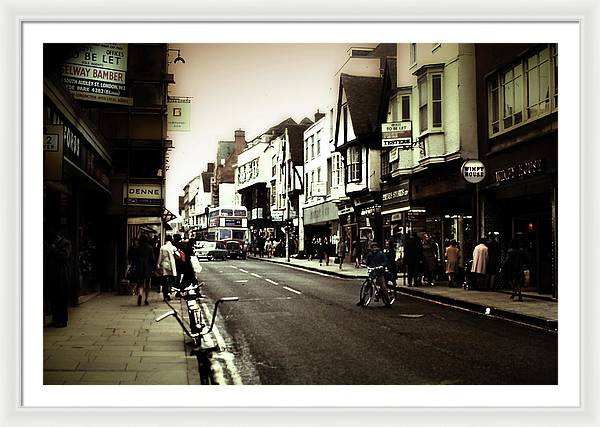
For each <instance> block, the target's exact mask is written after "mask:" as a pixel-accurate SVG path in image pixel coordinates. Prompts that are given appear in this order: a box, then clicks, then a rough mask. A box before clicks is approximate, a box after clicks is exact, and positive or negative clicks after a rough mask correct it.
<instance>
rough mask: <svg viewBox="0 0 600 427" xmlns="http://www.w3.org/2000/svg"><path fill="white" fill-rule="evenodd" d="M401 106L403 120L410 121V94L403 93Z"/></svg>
mask: <svg viewBox="0 0 600 427" xmlns="http://www.w3.org/2000/svg"><path fill="white" fill-rule="evenodd" d="M401 106H402V108H401V109H402V121H408V120H410V96H409V95H402V101H401Z"/></svg>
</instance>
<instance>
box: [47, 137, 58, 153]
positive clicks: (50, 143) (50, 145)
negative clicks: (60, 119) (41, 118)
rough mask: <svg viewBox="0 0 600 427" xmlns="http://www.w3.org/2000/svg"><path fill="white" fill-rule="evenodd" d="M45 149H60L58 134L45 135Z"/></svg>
mask: <svg viewBox="0 0 600 427" xmlns="http://www.w3.org/2000/svg"><path fill="white" fill-rule="evenodd" d="M44 151H58V135H56V134H46V135H44Z"/></svg>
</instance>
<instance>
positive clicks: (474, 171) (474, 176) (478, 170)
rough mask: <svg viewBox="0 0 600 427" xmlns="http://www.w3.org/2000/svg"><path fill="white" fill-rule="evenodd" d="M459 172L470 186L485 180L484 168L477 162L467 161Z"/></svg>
mask: <svg viewBox="0 0 600 427" xmlns="http://www.w3.org/2000/svg"><path fill="white" fill-rule="evenodd" d="M460 171H461V173H462V176H463V177H464V178H465V180H466V181H467V182H470V183H471V184H477V183H478V182H481V181H483V179H484V178H485V166H484V164H483V163H481V162H480V161H479V160H474V159H471V160H467V161H466V162H464V163H463V165H462V167H461V168H460Z"/></svg>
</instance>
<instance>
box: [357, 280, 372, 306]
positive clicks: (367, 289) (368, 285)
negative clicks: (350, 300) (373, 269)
mask: <svg viewBox="0 0 600 427" xmlns="http://www.w3.org/2000/svg"><path fill="white" fill-rule="evenodd" d="M372 299H373V283H372V282H371V280H370V279H367V280H365V282H364V283H363V284H362V286H361V288H360V300H361V302H362V306H363V307H366V306H368V305H369V304H370V303H371V300H372Z"/></svg>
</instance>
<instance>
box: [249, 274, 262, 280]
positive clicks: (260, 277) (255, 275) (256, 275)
mask: <svg viewBox="0 0 600 427" xmlns="http://www.w3.org/2000/svg"><path fill="white" fill-rule="evenodd" d="M250 274H251V275H253V276H254V277H258V278H259V279H262V276H259V275H258V274H256V273H250Z"/></svg>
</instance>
